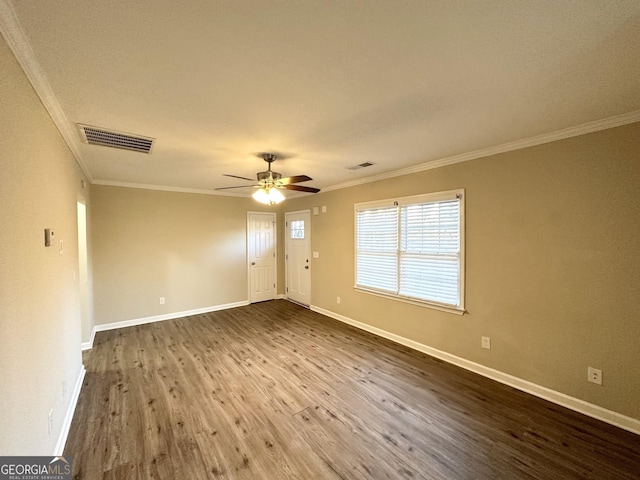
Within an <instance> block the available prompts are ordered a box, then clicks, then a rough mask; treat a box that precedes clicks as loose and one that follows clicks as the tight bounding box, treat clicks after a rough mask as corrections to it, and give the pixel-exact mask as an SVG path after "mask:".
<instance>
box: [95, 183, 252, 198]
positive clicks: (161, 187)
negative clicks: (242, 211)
mask: <svg viewBox="0 0 640 480" xmlns="http://www.w3.org/2000/svg"><path fill="white" fill-rule="evenodd" d="M91 183H92V184H93V185H104V186H107V187H122V188H140V189H142V190H159V191H163V192H178V193H197V194H199V195H217V196H223V197H243V198H250V195H247V194H242V193H231V192H218V191H216V190H206V189H199V188H187V187H171V186H166V185H152V184H148V183H132V182H118V181H112V180H93V181H92V182H91Z"/></svg>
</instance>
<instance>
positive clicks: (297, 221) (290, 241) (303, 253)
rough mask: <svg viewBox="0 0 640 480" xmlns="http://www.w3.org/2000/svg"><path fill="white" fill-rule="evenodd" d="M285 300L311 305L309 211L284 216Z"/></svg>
mask: <svg viewBox="0 0 640 480" xmlns="http://www.w3.org/2000/svg"><path fill="white" fill-rule="evenodd" d="M285 235H286V241H285V250H286V255H285V262H286V268H287V270H286V277H287V298H289V299H291V300H293V301H294V302H297V303H300V304H302V305H307V306H309V305H310V303H311V215H310V213H309V210H305V211H302V212H292V213H286V214H285Z"/></svg>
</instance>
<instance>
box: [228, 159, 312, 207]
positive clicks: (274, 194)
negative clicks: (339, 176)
mask: <svg viewBox="0 0 640 480" xmlns="http://www.w3.org/2000/svg"><path fill="white" fill-rule="evenodd" d="M260 156H261V157H262V159H263V160H264V161H265V162H267V164H268V168H267V170H266V171H264V172H258V174H257V179H258V183H254V184H253V185H235V186H233V187H221V188H216V190H229V189H232V188H246V187H254V188H258V190H257V191H256V192H255V193H254V194H253V198H254V199H255V200H257V201H258V202H260V203H264V204H265V205H273V204H274V203H280V202H281V201H282V200H284V195H282V193H280V190H281V189H285V190H296V191H298V192H307V193H318V192H319V191H320V189H319V188H313V187H303V186H302V185H295V184H296V183H302V182H308V181H309V180H313V179H312V178H311V177H308V176H306V175H295V176H293V177H284V178H283V177H282V174H281V173H278V172H274V171H273V170H271V164H272V163H273V162H275V161H276V158H277V155H276V154H274V153H263V154H261V155H260ZM224 176H225V177H232V178H239V179H241V180H248V181H250V182H254V181H255V180H253V179H251V178H247V177H240V176H238V175H228V174H224Z"/></svg>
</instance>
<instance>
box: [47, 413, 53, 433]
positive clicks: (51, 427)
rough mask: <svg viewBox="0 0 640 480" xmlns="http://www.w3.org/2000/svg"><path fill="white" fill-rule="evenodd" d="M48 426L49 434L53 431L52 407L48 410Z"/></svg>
mask: <svg viewBox="0 0 640 480" xmlns="http://www.w3.org/2000/svg"><path fill="white" fill-rule="evenodd" d="M47 425H48V428H49V435H51V434H52V433H53V408H52V409H51V410H49V420H48V422H47Z"/></svg>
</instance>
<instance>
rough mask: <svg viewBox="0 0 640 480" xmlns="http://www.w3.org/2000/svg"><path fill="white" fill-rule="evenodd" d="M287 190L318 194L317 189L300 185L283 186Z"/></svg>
mask: <svg viewBox="0 0 640 480" xmlns="http://www.w3.org/2000/svg"><path fill="white" fill-rule="evenodd" d="M284 188H286V189H287V190H297V191H298V192H307V193H318V192H319V191H320V189H319V188H313V187H303V186H302V185H284Z"/></svg>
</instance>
